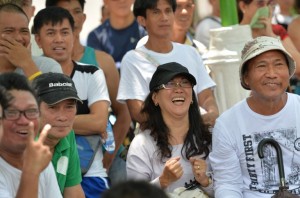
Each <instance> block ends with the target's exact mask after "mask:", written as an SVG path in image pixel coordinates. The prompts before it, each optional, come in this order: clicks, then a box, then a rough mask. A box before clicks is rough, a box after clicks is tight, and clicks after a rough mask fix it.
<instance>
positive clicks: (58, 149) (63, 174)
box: [32, 73, 85, 197]
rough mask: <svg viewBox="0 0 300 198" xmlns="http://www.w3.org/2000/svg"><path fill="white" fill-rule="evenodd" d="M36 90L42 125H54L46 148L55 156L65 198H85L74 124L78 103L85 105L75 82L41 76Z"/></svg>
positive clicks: (63, 77) (53, 75)
mask: <svg viewBox="0 0 300 198" xmlns="http://www.w3.org/2000/svg"><path fill="white" fill-rule="evenodd" d="M32 86H33V87H34V89H35V90H36V92H37V98H38V103H39V108H40V114H41V117H40V125H41V127H43V126H44V125H46V124H50V125H51V126H52V128H51V129H50V131H49V132H48V135H47V137H46V140H45V144H46V145H48V146H49V147H50V150H51V152H52V153H53V157H52V163H53V166H54V169H55V173H56V178H57V181H58V184H59V187H60V190H61V193H62V194H63V195H64V197H85V196H84V193H83V190H82V188H81V185H80V182H81V180H82V179H81V170H80V163H79V156H78V151H77V147H76V141H75V134H74V131H73V129H72V128H73V123H74V120H75V115H76V111H77V107H76V103H77V102H78V101H79V102H81V103H82V101H81V100H80V98H79V97H78V95H77V91H76V88H75V85H74V82H73V81H72V79H71V78H70V77H68V76H67V75H65V74H60V73H45V74H42V75H40V76H38V77H37V78H36V79H35V80H34V81H33V84H32Z"/></svg>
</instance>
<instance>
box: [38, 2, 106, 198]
mask: <svg viewBox="0 0 300 198" xmlns="http://www.w3.org/2000/svg"><path fill="white" fill-rule="evenodd" d="M33 29H34V32H35V34H36V35H35V38H36V42H37V44H38V45H39V46H40V47H41V48H42V49H43V52H44V55H45V56H48V57H51V58H53V59H55V60H56V61H57V62H59V63H60V64H61V66H62V70H63V73H64V74H66V75H67V76H69V77H71V78H72V80H73V81H74V84H75V87H76V90H77V92H78V96H79V98H80V99H81V101H82V102H83V104H79V103H77V115H76V116H75V121H74V124H73V129H74V131H75V134H76V141H77V144H79V140H84V141H85V140H87V138H88V137H90V138H92V139H94V140H95V139H96V140H97V141H98V142H99V141H100V138H101V137H102V138H103V139H105V138H106V137H107V133H106V126H107V119H108V107H109V106H110V100H109V96H108V91H107V86H106V82H105V77H104V74H103V71H102V70H101V69H99V68H97V67H95V66H94V65H87V64H82V63H79V62H75V61H73V60H72V51H73V44H74V43H73V39H74V20H73V17H72V15H71V14H70V13H69V12H68V11H67V10H66V9H64V8H61V7H56V6H54V7H47V8H45V9H42V10H40V11H39V12H38V13H37V14H36V16H35V17H34V25H33ZM85 137H86V138H85ZM98 145H99V144H98ZM83 147H84V148H86V147H85V146H82V145H81V147H80V146H78V148H79V149H80V150H78V151H81V150H82V148H83ZM92 150H93V153H94V155H93V157H92V158H89V159H91V163H90V164H91V165H90V167H89V168H88V171H87V172H86V173H84V176H83V178H82V182H81V185H82V188H83V190H84V192H85V196H86V197H87V198H89V197H97V198H99V197H100V195H101V193H102V192H103V191H105V190H106V189H108V188H109V181H108V178H107V173H106V169H105V168H104V167H103V163H102V159H103V152H102V148H101V146H97V148H95V149H92ZM79 156H80V160H81V161H82V160H84V157H83V155H81V154H80V152H79ZM81 165H83V163H81Z"/></svg>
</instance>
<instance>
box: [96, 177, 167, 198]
mask: <svg viewBox="0 0 300 198" xmlns="http://www.w3.org/2000/svg"><path fill="white" fill-rule="evenodd" d="M120 197H122V198H153V197H155V198H168V196H167V194H166V193H165V192H164V190H162V189H161V188H159V187H157V186H155V185H153V184H150V183H149V182H147V181H131V180H128V181H123V182H120V183H118V184H116V185H115V186H113V187H112V188H111V189H109V190H107V191H105V192H104V193H103V195H102V198H120Z"/></svg>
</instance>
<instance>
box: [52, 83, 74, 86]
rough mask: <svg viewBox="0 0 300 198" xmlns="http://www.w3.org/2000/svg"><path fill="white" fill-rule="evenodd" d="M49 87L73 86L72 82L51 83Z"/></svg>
mask: <svg viewBox="0 0 300 198" xmlns="http://www.w3.org/2000/svg"><path fill="white" fill-rule="evenodd" d="M49 87H72V83H49Z"/></svg>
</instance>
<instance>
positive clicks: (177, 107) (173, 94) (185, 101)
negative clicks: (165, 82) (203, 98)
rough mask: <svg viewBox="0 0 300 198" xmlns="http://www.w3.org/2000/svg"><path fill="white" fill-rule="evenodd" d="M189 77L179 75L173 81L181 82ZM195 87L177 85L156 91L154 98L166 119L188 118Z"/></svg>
mask: <svg viewBox="0 0 300 198" xmlns="http://www.w3.org/2000/svg"><path fill="white" fill-rule="evenodd" d="M186 80H187V79H186V78H185V77H182V76H177V77H175V78H173V79H172V80H171V81H172V82H175V83H180V82H182V81H186ZM192 93H193V88H192V87H190V88H182V87H180V86H177V87H175V88H173V89H161V90H159V91H158V92H154V93H153V95H152V100H153V102H154V104H158V105H159V107H160V109H161V113H162V116H163V117H164V119H168V118H182V117H186V118H188V111H189V108H190V105H191V102H192Z"/></svg>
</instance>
